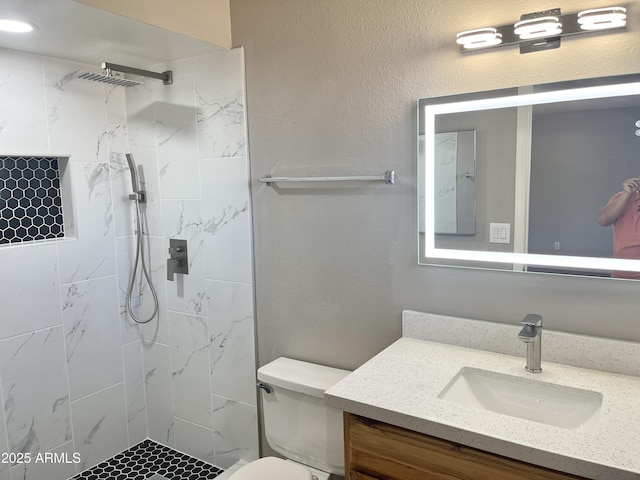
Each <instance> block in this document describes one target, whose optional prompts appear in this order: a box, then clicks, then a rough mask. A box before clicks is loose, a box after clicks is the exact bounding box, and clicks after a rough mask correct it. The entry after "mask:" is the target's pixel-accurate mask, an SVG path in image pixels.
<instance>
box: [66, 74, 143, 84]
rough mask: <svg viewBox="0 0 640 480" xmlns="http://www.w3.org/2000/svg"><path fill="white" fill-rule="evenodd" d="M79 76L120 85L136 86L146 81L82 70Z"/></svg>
mask: <svg viewBox="0 0 640 480" xmlns="http://www.w3.org/2000/svg"><path fill="white" fill-rule="evenodd" d="M78 78H83V79H85V80H93V81H94V82H101V83H109V84H111V85H120V86H121V87H135V86H136V85H142V84H143V83H144V82H139V81H138V80H131V79H129V78H124V77H116V76H115V75H105V74H99V73H89V72H82V73H80V74H79V75H78Z"/></svg>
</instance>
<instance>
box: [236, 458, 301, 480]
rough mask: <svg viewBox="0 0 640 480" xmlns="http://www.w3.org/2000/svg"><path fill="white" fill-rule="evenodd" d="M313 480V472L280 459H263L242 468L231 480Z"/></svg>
mask: <svg viewBox="0 0 640 480" xmlns="http://www.w3.org/2000/svg"><path fill="white" fill-rule="evenodd" d="M258 479H259V480H312V479H313V476H312V475H311V471H310V470H308V469H307V468H305V467H303V466H302V465H298V464H296V463H292V462H287V461H286V460H283V459H281V458H278V457H263V458H260V459H258V460H254V461H253V462H250V463H248V464H246V465H245V466H244V467H242V468H240V469H239V470H238V471H237V472H235V473H234V474H233V475H231V476H230V477H229V480H258Z"/></svg>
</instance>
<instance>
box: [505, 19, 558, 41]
mask: <svg viewBox="0 0 640 480" xmlns="http://www.w3.org/2000/svg"><path fill="white" fill-rule="evenodd" d="M513 33H515V34H516V35H518V37H520V39H521V40H533V39H534V38H546V37H554V36H556V35H560V34H561V33H562V24H561V23H560V21H559V19H558V17H539V18H530V19H528V20H520V21H519V22H516V23H515V24H514V25H513Z"/></svg>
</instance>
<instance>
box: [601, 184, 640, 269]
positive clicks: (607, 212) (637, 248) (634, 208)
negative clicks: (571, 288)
mask: <svg viewBox="0 0 640 480" xmlns="http://www.w3.org/2000/svg"><path fill="white" fill-rule="evenodd" d="M639 190H640V177H635V178H629V179H628V180H625V181H624V182H622V191H621V192H618V193H616V194H615V195H614V196H613V197H611V198H610V199H609V201H608V202H607V204H606V205H605V206H604V207H602V210H600V212H599V213H598V224H599V225H601V226H603V227H608V226H609V225H613V256H614V258H629V259H640V192H639ZM611 276H612V277H614V278H635V279H640V272H621V271H614V272H612V273H611Z"/></svg>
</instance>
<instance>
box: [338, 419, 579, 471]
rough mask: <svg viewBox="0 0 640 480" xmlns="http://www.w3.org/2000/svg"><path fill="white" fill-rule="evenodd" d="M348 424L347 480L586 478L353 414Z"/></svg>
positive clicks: (345, 423) (346, 437)
mask: <svg viewBox="0 0 640 480" xmlns="http://www.w3.org/2000/svg"><path fill="white" fill-rule="evenodd" d="M344 420H345V422H344V425H345V462H346V471H347V472H348V473H347V477H346V478H347V480H378V479H380V480H425V479H429V480H523V479H527V480H567V479H578V478H581V477H576V476H573V475H569V474H566V473H562V472H557V471H554V470H549V469H546V468H542V467H538V466H535V465H531V464H528V463H524V462H519V461H517V460H512V459H509V458H505V457H501V456H499V455H494V454H491V453H487V452H483V451H481V450H476V449H474V448H469V447H465V446H463V445H458V444H455V443H451V442H448V441H445V440H441V439H438V438H435V437H431V436H429V435H424V434H421V433H417V432H413V431H411V430H406V429H403V428H399V427H395V426H393V425H388V424H385V423H381V422H377V421H374V420H370V419H367V418H363V417H358V416H356V415H351V414H349V413H345V419H344ZM362 475H364V476H362Z"/></svg>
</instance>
